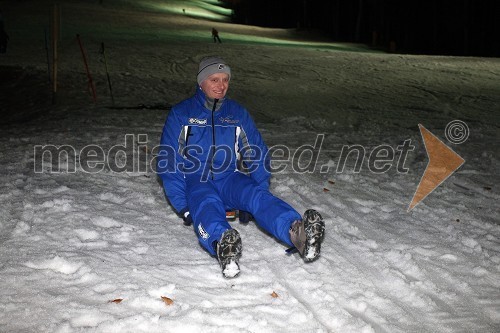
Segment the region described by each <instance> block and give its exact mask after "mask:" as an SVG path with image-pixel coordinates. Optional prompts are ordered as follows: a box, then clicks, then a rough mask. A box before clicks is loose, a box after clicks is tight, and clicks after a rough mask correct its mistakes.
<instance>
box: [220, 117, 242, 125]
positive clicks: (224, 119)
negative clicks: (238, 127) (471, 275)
mask: <svg viewBox="0 0 500 333" xmlns="http://www.w3.org/2000/svg"><path fill="white" fill-rule="evenodd" d="M219 121H220V122H221V123H222V124H237V123H239V122H240V120H239V119H233V116H227V117H220V118H219Z"/></svg>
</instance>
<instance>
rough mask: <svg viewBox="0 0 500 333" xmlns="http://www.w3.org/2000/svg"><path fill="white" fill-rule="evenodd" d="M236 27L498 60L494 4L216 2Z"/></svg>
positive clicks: (447, 0)
mask: <svg viewBox="0 0 500 333" xmlns="http://www.w3.org/2000/svg"><path fill="white" fill-rule="evenodd" d="M220 2H224V3H225V5H226V6H227V7H230V8H232V9H234V17H233V20H234V22H236V23H242V24H252V25H258V26H265V27H276V28H297V29H299V30H320V31H322V32H324V33H325V34H326V36H328V37H329V38H331V39H332V40H334V41H342V42H360V43H366V44H369V45H372V46H374V47H378V48H381V49H384V50H389V51H395V52H402V53H415V54H443V55H466V56H468V55H471V56H472V55H474V56H500V19H499V18H500V1H498V0H220Z"/></svg>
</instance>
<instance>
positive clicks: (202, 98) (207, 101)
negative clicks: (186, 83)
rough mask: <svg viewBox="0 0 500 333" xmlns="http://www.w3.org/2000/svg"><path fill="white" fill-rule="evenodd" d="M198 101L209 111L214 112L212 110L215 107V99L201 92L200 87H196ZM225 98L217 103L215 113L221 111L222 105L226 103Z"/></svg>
mask: <svg viewBox="0 0 500 333" xmlns="http://www.w3.org/2000/svg"><path fill="white" fill-rule="evenodd" d="M195 97H196V100H197V101H198V102H199V103H200V104H201V105H203V106H204V107H205V108H206V109H207V110H209V111H212V108H213V106H214V99H213V98H210V97H208V96H207V95H205V93H204V92H203V90H201V87H200V86H199V85H197V86H196V93H195ZM224 100H225V98H222V99H219V101H218V102H217V106H216V107H215V111H219V109H220V108H221V107H222V104H223V103H224Z"/></svg>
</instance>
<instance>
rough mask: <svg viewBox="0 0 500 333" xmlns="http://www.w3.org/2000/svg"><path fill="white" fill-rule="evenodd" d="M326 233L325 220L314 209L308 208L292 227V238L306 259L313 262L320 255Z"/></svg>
mask: <svg viewBox="0 0 500 333" xmlns="http://www.w3.org/2000/svg"><path fill="white" fill-rule="evenodd" d="M324 235H325V221H323V218H322V217H321V215H320V214H319V213H318V212H317V211H315V210H314V209H308V210H306V212H305V213H304V216H303V217H302V220H297V221H295V222H293V223H292V226H291V227H290V238H291V240H292V243H293V245H295V248H296V249H297V251H298V252H299V253H300V255H301V257H302V258H304V261H306V262H311V261H314V260H316V259H317V258H318V257H319V254H320V251H321V242H322V241H323V238H324Z"/></svg>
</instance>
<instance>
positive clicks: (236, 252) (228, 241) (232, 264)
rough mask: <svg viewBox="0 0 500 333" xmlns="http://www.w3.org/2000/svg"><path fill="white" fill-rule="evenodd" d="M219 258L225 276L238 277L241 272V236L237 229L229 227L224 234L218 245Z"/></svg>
mask: <svg viewBox="0 0 500 333" xmlns="http://www.w3.org/2000/svg"><path fill="white" fill-rule="evenodd" d="M216 252H217V259H218V260H219V264H220V267H221V268H222V275H223V276H224V277H225V278H233V277H236V276H237V275H238V274H239V273H240V265H239V264H238V261H239V260H240V257H241V237H240V234H239V233H238V231H237V230H235V229H228V230H226V231H224V233H223V234H222V236H221V238H220V241H219V242H217V246H216Z"/></svg>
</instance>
